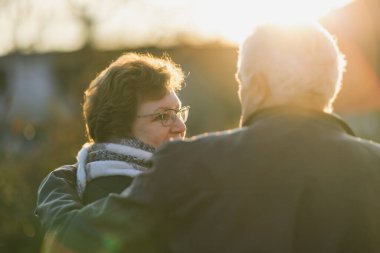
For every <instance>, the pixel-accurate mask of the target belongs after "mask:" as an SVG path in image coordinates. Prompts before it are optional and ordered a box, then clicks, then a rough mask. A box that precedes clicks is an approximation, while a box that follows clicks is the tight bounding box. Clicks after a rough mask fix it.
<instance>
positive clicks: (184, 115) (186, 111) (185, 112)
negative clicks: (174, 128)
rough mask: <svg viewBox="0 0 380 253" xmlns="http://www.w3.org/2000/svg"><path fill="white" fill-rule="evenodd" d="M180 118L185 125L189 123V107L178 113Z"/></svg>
mask: <svg viewBox="0 0 380 253" xmlns="http://www.w3.org/2000/svg"><path fill="white" fill-rule="evenodd" d="M177 115H178V118H179V119H180V120H181V121H182V122H183V123H185V122H186V121H187V117H188V116H189V107H187V106H186V107H182V108H181V109H180V111H179V112H178V113H177Z"/></svg>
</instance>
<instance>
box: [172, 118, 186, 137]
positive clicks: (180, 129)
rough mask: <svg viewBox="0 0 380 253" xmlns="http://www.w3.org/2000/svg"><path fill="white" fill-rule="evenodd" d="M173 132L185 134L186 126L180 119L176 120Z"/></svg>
mask: <svg viewBox="0 0 380 253" xmlns="http://www.w3.org/2000/svg"><path fill="white" fill-rule="evenodd" d="M172 130H173V132H176V133H185V132H186V124H185V123H184V122H183V121H182V120H181V119H180V118H178V117H177V118H176V121H175V122H174V124H173V129H172Z"/></svg>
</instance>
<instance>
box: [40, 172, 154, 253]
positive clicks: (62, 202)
mask: <svg viewBox="0 0 380 253" xmlns="http://www.w3.org/2000/svg"><path fill="white" fill-rule="evenodd" d="M75 171H76V170H75V167H73V166H65V167H61V168H59V169H57V170H55V171H53V172H51V173H50V174H49V175H48V176H47V177H46V178H45V179H44V180H43V182H42V183H41V185H40V187H39V190H38V198H37V208H36V215H37V217H38V219H39V220H40V222H41V226H42V228H43V230H44V232H45V238H44V242H43V246H42V252H125V250H126V249H128V252H158V251H159V246H158V243H159V241H158V236H154V235H155V234H156V235H157V232H155V230H156V228H157V226H156V224H157V222H158V221H159V219H158V218H157V217H158V216H159V215H158V213H157V212H153V209H152V208H150V207H149V206H147V205H145V204H143V203H140V202H141V201H138V198H137V199H128V198H127V197H126V196H121V195H118V194H111V195H109V196H108V197H107V198H103V199H100V200H98V201H96V202H93V203H91V204H89V205H86V206H83V205H82V204H81V202H80V199H79V197H78V195H77V193H76V189H75Z"/></svg>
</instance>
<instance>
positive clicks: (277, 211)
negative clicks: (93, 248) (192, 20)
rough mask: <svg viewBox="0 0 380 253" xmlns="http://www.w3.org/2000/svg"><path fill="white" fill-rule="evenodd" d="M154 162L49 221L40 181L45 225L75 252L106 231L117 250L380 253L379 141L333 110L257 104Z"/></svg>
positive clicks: (171, 147)
mask: <svg viewBox="0 0 380 253" xmlns="http://www.w3.org/2000/svg"><path fill="white" fill-rule="evenodd" d="M153 164H154V170H153V171H152V172H150V173H147V174H143V175H141V176H139V177H137V178H136V179H135V181H134V182H133V184H132V187H130V188H129V189H127V190H126V191H124V192H123V193H122V194H121V196H120V195H111V196H110V197H108V198H107V199H106V200H104V201H98V202H95V203H94V204H93V205H92V206H88V207H85V208H82V209H81V210H80V211H78V210H76V211H75V214H72V215H71V216H70V217H71V218H70V219H69V218H68V216H65V215H66V214H64V213H63V212H61V214H59V216H60V217H61V221H60V222H57V223H56V226H52V225H51V224H52V223H49V222H48V221H50V220H49V215H52V216H54V215H56V213H53V212H52V211H50V212H49V211H46V210H49V205H46V203H47V202H48V201H47V200H48V199H49V198H48V197H46V195H45V197H43V196H44V194H43V192H44V191H45V190H44V186H43V185H42V186H41V189H40V196H41V197H40V198H39V203H40V204H39V210H40V211H42V212H44V214H43V215H42V216H40V217H41V219H42V221H43V224H50V225H45V228H47V229H50V230H51V229H53V227H54V228H56V229H58V231H59V233H61V232H62V231H63V233H61V237H60V238H59V240H60V243H62V244H65V245H69V247H72V248H81V250H82V251H83V252H86V251H87V250H88V249H89V247H88V243H87V244H86V245H87V246H83V245H80V243H78V242H76V241H75V238H81V240H82V242H84V241H86V240H87V241H92V242H96V241H99V238H102V237H104V235H110V234H111V235H112V236H113V238H114V239H115V238H116V239H115V240H116V241H118V242H119V249H120V252H140V253H142V252H189V253H190V252H191V253H194V252H197V253H201V252H205V253H206V252H207V253H210V252H257V253H259V252H260V253H264V252H265V253H277V252H281V253H288V252H300V253H313V252H315V253H317V252H318V253H350V252H352V253H353V252H358V253H359V252H360V253H375V252H380V145H379V144H375V143H372V142H369V141H365V140H362V139H359V138H357V137H355V136H353V133H352V131H351V130H350V128H349V127H348V126H347V125H346V124H345V123H344V122H343V121H341V120H340V119H339V118H337V117H335V116H333V115H329V114H324V113H319V112H314V111H306V110H302V109H298V108H272V109H267V110H263V111H260V112H257V113H256V114H254V115H253V116H252V118H251V119H250V121H249V122H248V124H247V126H245V127H243V128H241V129H236V130H234V131H230V132H223V133H216V134H210V135H206V136H203V137H198V138H195V139H193V140H186V141H176V142H171V143H168V144H167V145H164V147H162V148H161V149H159V150H158V152H157V153H156V154H155V155H154V156H153ZM55 176H57V175H55ZM51 180H54V178H53V176H52V175H51V176H50V181H51ZM48 181H49V178H48V179H47V181H46V182H48ZM46 182H45V183H46ZM65 187H66V186H65ZM58 188H59V187H58ZM58 188H57V189H58ZM61 189H62V188H61ZM61 193H63V194H64V190H63V191H62V190H61ZM44 200H45V201H44ZM44 203H45V204H44ZM50 205H52V204H50ZM72 209H75V208H74V207H73V208H72ZM88 227H91V228H92V230H91V233H89V231H88ZM97 247H98V249H99V247H101V245H98V246H97ZM89 252H90V251H89ZM110 252H111V251H110Z"/></svg>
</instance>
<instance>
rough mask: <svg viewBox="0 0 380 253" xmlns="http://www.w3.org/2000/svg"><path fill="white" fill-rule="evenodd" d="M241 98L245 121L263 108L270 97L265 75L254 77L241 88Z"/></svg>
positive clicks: (258, 74)
mask: <svg viewBox="0 0 380 253" xmlns="http://www.w3.org/2000/svg"><path fill="white" fill-rule="evenodd" d="M240 89H241V90H240V97H241V106H242V116H243V119H244V118H246V117H248V116H249V115H251V114H252V113H253V112H254V111H256V110H257V109H259V108H261V107H262V106H263V104H264V103H265V101H266V100H267V98H268V97H269V92H270V89H269V85H268V80H267V77H266V76H265V74H263V73H257V74H255V75H253V76H252V77H251V78H250V79H249V82H248V83H246V84H244V85H242V86H241V87H240Z"/></svg>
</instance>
